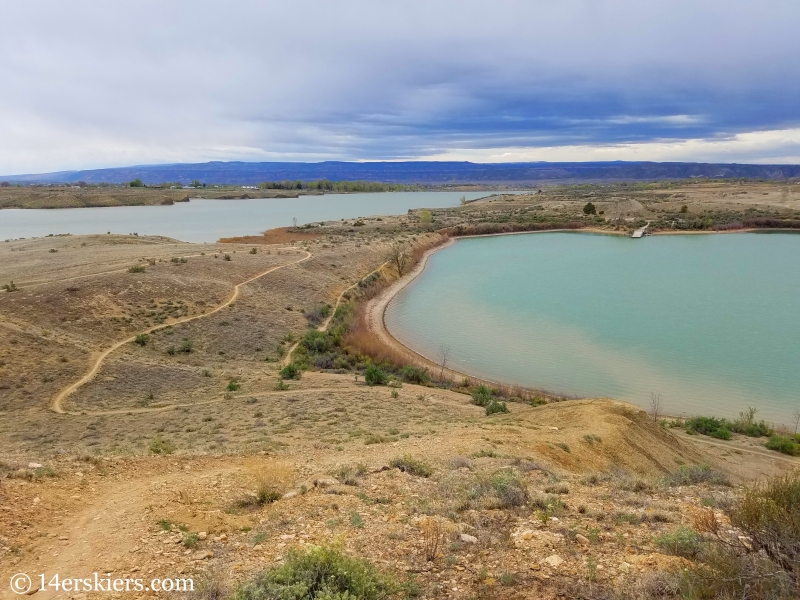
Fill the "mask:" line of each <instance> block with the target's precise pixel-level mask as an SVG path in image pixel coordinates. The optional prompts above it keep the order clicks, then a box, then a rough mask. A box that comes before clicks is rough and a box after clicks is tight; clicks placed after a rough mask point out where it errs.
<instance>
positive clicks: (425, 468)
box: [389, 454, 433, 477]
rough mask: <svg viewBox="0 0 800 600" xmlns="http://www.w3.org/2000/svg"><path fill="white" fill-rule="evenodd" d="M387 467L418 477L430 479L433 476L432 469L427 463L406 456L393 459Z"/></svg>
mask: <svg viewBox="0 0 800 600" xmlns="http://www.w3.org/2000/svg"><path fill="white" fill-rule="evenodd" d="M389 465H390V466H392V467H394V468H396V469H400V470H401V471H405V472H406V473H410V474H411V475H416V476H418V477H430V476H431V475H433V468H432V467H431V466H430V465H429V464H428V463H426V462H425V461H422V460H419V459H416V458H413V457H411V456H409V455H408V454H406V455H404V456H403V457H401V458H395V459H394V460H393V461H392V462H390V463H389Z"/></svg>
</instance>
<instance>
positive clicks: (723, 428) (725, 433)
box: [686, 417, 732, 440]
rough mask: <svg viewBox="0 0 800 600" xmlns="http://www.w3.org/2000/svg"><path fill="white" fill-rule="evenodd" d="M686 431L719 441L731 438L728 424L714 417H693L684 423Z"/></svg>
mask: <svg viewBox="0 0 800 600" xmlns="http://www.w3.org/2000/svg"><path fill="white" fill-rule="evenodd" d="M686 431H687V432H689V433H701V434H703V435H708V436H711V437H715V438H718V439H721V440H729V439H731V437H732V436H731V431H730V426H729V424H728V422H727V421H726V420H725V419H717V418H716V417H693V418H691V419H689V420H688V421H686Z"/></svg>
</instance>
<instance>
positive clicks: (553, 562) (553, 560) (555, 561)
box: [542, 554, 564, 569]
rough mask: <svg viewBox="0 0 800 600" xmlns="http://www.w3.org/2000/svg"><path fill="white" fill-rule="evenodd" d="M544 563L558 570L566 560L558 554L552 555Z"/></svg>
mask: <svg viewBox="0 0 800 600" xmlns="http://www.w3.org/2000/svg"><path fill="white" fill-rule="evenodd" d="M542 562H544V563H545V564H548V565H550V566H551V567H553V568H554V569H556V568H558V567H559V566H561V564H562V563H563V562H564V559H563V558H561V557H560V556H559V555H558V554H551V555H550V556H548V557H547V558H545V559H544V561H542Z"/></svg>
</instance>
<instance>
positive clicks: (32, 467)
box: [28, 462, 42, 469]
mask: <svg viewBox="0 0 800 600" xmlns="http://www.w3.org/2000/svg"><path fill="white" fill-rule="evenodd" d="M28 468H29V469H41V468H42V465H41V464H39V463H35V462H32V463H28Z"/></svg>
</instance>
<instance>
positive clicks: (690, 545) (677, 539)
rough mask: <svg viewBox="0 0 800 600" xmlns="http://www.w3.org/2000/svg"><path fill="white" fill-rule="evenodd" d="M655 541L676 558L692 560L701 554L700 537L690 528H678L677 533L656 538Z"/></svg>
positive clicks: (673, 532)
mask: <svg viewBox="0 0 800 600" xmlns="http://www.w3.org/2000/svg"><path fill="white" fill-rule="evenodd" d="M653 541H654V542H655V544H656V546H658V547H659V548H661V549H662V550H664V551H665V552H669V553H670V554H672V555H674V556H682V557H683V558H690V559H691V558H694V557H696V556H697V555H698V554H699V553H700V536H699V535H698V534H697V532H695V531H694V530H692V529H689V528H688V527H678V529H676V530H675V531H672V532H670V533H665V534H663V535H658V536H656V537H654V538H653Z"/></svg>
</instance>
